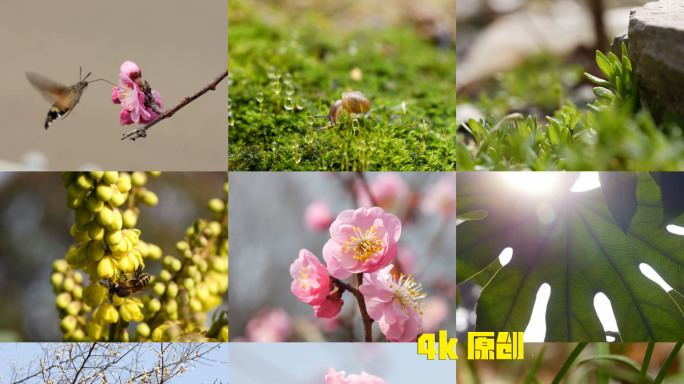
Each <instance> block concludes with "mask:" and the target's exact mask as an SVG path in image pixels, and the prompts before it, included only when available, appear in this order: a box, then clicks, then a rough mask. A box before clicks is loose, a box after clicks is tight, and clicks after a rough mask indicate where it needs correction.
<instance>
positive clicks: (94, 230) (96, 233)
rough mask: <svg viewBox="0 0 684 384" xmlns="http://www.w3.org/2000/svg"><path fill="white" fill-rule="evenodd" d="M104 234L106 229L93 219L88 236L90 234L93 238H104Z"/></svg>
mask: <svg viewBox="0 0 684 384" xmlns="http://www.w3.org/2000/svg"><path fill="white" fill-rule="evenodd" d="M104 235H105V230H104V227H103V226H101V225H99V224H98V223H97V222H95V221H91V222H90V224H88V236H90V238H91V239H92V240H102V239H103V238H104Z"/></svg>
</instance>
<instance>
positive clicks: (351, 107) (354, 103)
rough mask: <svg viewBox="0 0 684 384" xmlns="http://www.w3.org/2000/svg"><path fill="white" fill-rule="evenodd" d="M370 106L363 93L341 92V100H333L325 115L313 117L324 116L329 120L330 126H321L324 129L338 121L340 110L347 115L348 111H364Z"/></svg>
mask: <svg viewBox="0 0 684 384" xmlns="http://www.w3.org/2000/svg"><path fill="white" fill-rule="evenodd" d="M370 106H371V104H370V101H368V99H366V96H364V95H363V93H361V92H359V91H354V92H343V93H342V100H337V101H336V102H334V103H333V105H332V107H331V108H330V112H329V113H328V114H327V115H325V116H314V117H325V118H327V119H328V120H330V126H326V127H323V128H321V129H326V128H330V127H331V126H335V124H336V123H337V122H339V120H340V116H341V115H342V112H347V115H348V114H350V113H366V112H368V110H369V109H370Z"/></svg>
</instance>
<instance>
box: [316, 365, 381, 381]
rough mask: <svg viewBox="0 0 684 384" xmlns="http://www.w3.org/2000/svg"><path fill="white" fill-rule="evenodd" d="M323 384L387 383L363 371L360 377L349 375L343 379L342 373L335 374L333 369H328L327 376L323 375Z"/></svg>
mask: <svg viewBox="0 0 684 384" xmlns="http://www.w3.org/2000/svg"><path fill="white" fill-rule="evenodd" d="M325 384H387V382H386V381H385V380H383V379H381V378H379V377H377V376H373V375H371V374H368V373H366V372H364V371H361V374H360V375H357V374H351V375H349V376H347V377H346V378H345V377H344V371H340V372H335V369H333V367H329V368H328V374H327V375H325Z"/></svg>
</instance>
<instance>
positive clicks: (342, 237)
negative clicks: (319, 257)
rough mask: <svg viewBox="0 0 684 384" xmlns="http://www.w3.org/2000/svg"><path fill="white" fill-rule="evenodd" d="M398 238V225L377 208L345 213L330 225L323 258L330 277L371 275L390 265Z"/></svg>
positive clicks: (399, 232) (395, 252)
mask: <svg viewBox="0 0 684 384" xmlns="http://www.w3.org/2000/svg"><path fill="white" fill-rule="evenodd" d="M399 236H401V221H399V219H398V218H397V217H396V216H394V215H392V214H390V213H386V212H385V211H383V210H382V208H379V207H373V208H359V209H357V210H351V209H348V210H345V211H343V212H342V213H340V214H339V215H338V216H337V218H336V219H335V221H333V223H332V224H331V225H330V237H331V238H330V240H328V241H327V242H326V243H325V246H323V258H324V259H325V262H326V264H327V266H328V272H329V273H330V275H331V276H333V277H336V278H338V279H345V278H347V277H349V276H351V274H352V273H366V272H374V271H377V270H378V269H379V268H381V267H384V266H385V265H387V264H389V263H390V262H392V259H394V257H395V256H396V254H397V240H399Z"/></svg>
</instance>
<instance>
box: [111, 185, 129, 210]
mask: <svg viewBox="0 0 684 384" xmlns="http://www.w3.org/2000/svg"><path fill="white" fill-rule="evenodd" d="M125 201H126V195H124V194H123V193H121V192H120V191H119V189H118V188H117V187H116V185H114V186H112V197H111V198H110V199H109V205H111V206H112V208H116V207H118V206H120V205H121V204H123V203H124V202H125Z"/></svg>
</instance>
